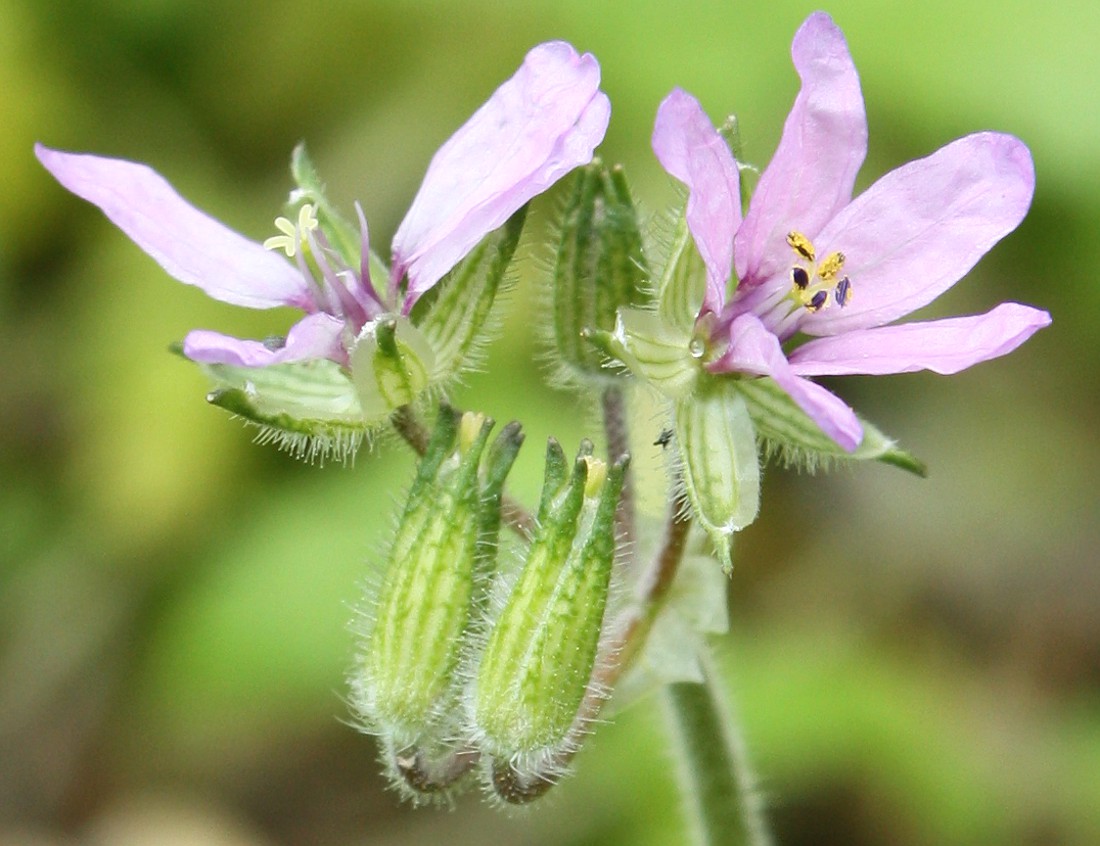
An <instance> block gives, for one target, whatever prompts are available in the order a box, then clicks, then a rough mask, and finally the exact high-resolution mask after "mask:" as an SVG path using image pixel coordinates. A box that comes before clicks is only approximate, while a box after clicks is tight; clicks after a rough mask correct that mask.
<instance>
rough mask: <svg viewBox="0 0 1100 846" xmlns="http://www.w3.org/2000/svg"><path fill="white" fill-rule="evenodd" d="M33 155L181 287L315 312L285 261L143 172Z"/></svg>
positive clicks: (118, 164)
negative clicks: (153, 260) (124, 234)
mask: <svg viewBox="0 0 1100 846" xmlns="http://www.w3.org/2000/svg"><path fill="white" fill-rule="evenodd" d="M34 150H35V154H36V155H37V156H38V160H39V161H40V162H42V164H43V165H44V166H45V168H46V169H47V170H48V171H49V172H50V173H52V174H53V175H54V177H55V178H56V179H57V181H58V182H60V183H61V184H62V185H64V186H65V187H66V188H68V189H69V190H70V191H72V192H73V193H74V194H76V195H77V196H78V197H83V198H84V199H85V200H87V201H88V202H90V203H94V204H95V205H97V206H99V208H100V209H101V210H102V211H103V213H104V214H105V215H107V217H108V218H109V219H110V220H111V221H112V222H113V223H114V224H115V225H116V226H118V228H119V229H121V230H122V231H123V232H125V233H126V234H127V235H128V236H129V237H130V239H131V240H133V242H134V243H135V244H137V245H138V246H139V247H141V249H143V250H145V252H147V253H148V254H149V255H150V256H152V257H153V258H154V259H156V261H157V262H158V263H159V264H160V266H161V267H163V268H164V269H165V270H166V271H168V273H170V274H171V275H172V276H174V277H175V278H176V279H178V280H179V281H180V282H184V283H186V284H188V285H195V286H197V287H199V288H201V289H202V290H203V291H205V292H206V293H207V294H209V295H210V296H211V297H213V298H214V299H216V300H221V301H222V302H226V303H231V304H233V305H239V306H246V307H248V308H273V307H275V306H282V305H289V306H294V307H296V308H301V309H304V310H308V311H312V310H313V305H312V302H313V301H312V296H311V292H310V288H309V283H308V282H307V281H306V280H305V279H303V278H302V275H301V274H300V273H299V272H298V271H297V270H296V269H295V268H294V267H293V266H292V265H291V264H290V263H289V262H288V261H287V260H286V259H285V258H284V257H283V256H280V255H276V254H275V253H273V252H271V251H270V250H265V249H264V248H263V247H262V246H261V245H260V244H257V243H256V242H254V241H250V240H248V239H247V238H245V237H244V236H243V235H240V234H238V233H236V232H234V231H233V230H232V229H230V228H229V227H227V226H225V225H224V224H222V223H219V222H218V221H216V220H214V218H212V217H210V216H209V215H207V214H205V213H204V212H201V211H199V210H198V209H196V208H195V207H194V206H192V205H191V204H190V203H188V202H187V201H186V200H184V199H183V198H182V197H180V195H179V194H177V193H176V191H175V189H173V188H172V186H171V185H169V184H168V182H167V181H165V179H164V178H163V177H162V176H160V175H159V174H158V173H156V172H155V171H154V170H152V169H151V168H149V167H148V166H146V165H143V164H138V163H136V162H129V161H124V160H122V159H110V158H104V157H101V156H91V155H86V154H78V153H63V152H60V151H58V150H51V149H50V148H48V147H44V146H42V145H41V144H36V145H35V148H34Z"/></svg>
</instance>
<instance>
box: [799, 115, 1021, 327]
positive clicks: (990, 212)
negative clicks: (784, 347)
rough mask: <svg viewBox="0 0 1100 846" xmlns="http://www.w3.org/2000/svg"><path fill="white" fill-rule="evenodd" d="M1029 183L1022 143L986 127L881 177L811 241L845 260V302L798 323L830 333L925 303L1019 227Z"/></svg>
mask: <svg viewBox="0 0 1100 846" xmlns="http://www.w3.org/2000/svg"><path fill="white" fill-rule="evenodd" d="M1034 189H1035V170H1034V167H1033V165H1032V162H1031V154H1030V153H1029V152H1028V149H1027V147H1026V146H1024V144H1023V142H1021V141H1020V140H1019V139H1017V138H1013V137H1012V136H1011V135H1002V134H999V133H994V132H983V133H978V134H976V135H968V136H967V137H965V138H960V139H959V140H958V141H955V142H953V143H951V144H948V145H947V146H946V147H943V148H941V149H940V150H938V151H937V152H935V153H933V154H932V155H931V156H928V157H927V158H924V159H918V160H917V161H915V162H910V163H909V164H907V165H904V166H902V167H899V168H898V169H897V170H895V171H892V172H891V173H888V174H886V176H884V177H882V179H880V180H879V181H878V182H876V183H875V184H874V185H872V186H871V187H870V188H868V189H867V191H865V192H864V193H863V194H861V195H860V196H859V197H857V198H856V199H855V200H854V201H853V202H852V204H851V205H849V206H848V207H847V208H846V209H844V210H843V211H841V212H840V213H839V214H838V215H837V216H836V217H835V218H834V219H833V220H832V221H831V222H830V223H829V225H828V226H827V227H826V228H825V229H824V230H823V231H822V232H821V234H820V235H819V236H818V238H817V241H816V242H815V246H816V247H817V248H818V251H819V252H822V253H824V252H832V251H834V250H839V251H840V252H842V253H844V255H845V256H846V257H847V261H846V262H845V265H844V275H845V276H848V277H849V278H850V279H851V282H852V299H851V302H850V303H849V304H848V306H847V307H846V308H835V307H831V308H826V309H823V310H822V311H819V312H817V313H815V314H810V313H807V314H805V315H804V316H803V317H802V319H801V320H800V322H799V329H801V331H803V332H807V333H809V334H811V335H835V334H839V333H842V332H850V331H852V330H853V329H865V328H868V327H871V326H881V325H882V324H884V323H889V322H891V321H893V320H896V319H897V318H899V317H901V316H903V315H906V314H909V312H911V311H914V310H915V309H918V308H920V307H921V306H923V305H926V304H928V303H930V302H931V301H932V300H934V299H935V298H936V297H938V296H939V295H940V294H942V293H943V292H944V291H946V290H947V289H948V288H950V287H951V286H952V285H954V284H955V283H956V282H957V281H958V280H959V279H961V278H962V277H963V276H964V275H966V273H967V271H969V270H970V268H971V267H973V266H974V264H975V263H976V262H977V261H978V259H980V258H981V257H982V256H983V255H985V253H986V252H987V251H988V250H989V249H990V248H991V247H992V246H993V245H994V244H996V243H997V242H998V241H999V240H1001V238H1003V237H1004V236H1005V235H1007V234H1008V233H1009V232H1011V231H1012V230H1013V229H1015V228H1016V227H1017V226H1018V225H1019V223H1020V221H1021V220H1023V218H1024V215H1025V214H1026V213H1027V209H1028V206H1029V205H1030V204H1031V196H1032V193H1033V192H1034Z"/></svg>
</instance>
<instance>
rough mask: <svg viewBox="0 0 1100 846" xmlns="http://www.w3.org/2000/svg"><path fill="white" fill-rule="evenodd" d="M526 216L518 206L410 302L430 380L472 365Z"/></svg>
mask: <svg viewBox="0 0 1100 846" xmlns="http://www.w3.org/2000/svg"><path fill="white" fill-rule="evenodd" d="M526 216H527V206H523V207H521V208H520V209H519V211H517V212H516V213H515V214H513V215H512V216H511V217H510V218H508V220H507V222H505V224H504V225H503V226H501V227H499V228H498V229H495V230H494V231H492V232H490V233H489V234H488V235H487V236H485V237H484V238H483V239H482V240H481V242H480V243H478V245H477V246H476V247H474V248H473V250H471V251H470V252H469V254H468V255H467V256H466V257H465V258H464V259H463V260H462V261H460V262H459V263H458V264H457V265H456V266H455V267H454V268H452V269H451V270H450V271H449V272H448V273H447V275H446V276H444V277H443V279H442V280H440V282H439V283H438V284H437V285H435V286H434V287H432V288H431V289H430V290H428V291H427V292H425V293H424V295H423V296H422V297H421V298H420V299H419V300H417V302H416V304H415V305H414V306H413V309H412V311H411V312H410V315H409V316H410V319H411V320H412V323H413V324H414V325H415V326H416V328H417V329H418V330H419V331H420V332H421V333H422V334H423V336H424V339H425V340H426V341H427V343H428V345H429V346H430V348H431V350H432V354H433V365H432V371H431V378H432V381H433V382H441V381H445V380H448V379H451V378H453V377H454V376H456V375H457V374H458V373H460V372H461V371H462V370H463V369H465V368H468V367H469V366H471V365H472V364H476V363H477V353H478V352H479V350H480V345H481V344H482V343H483V342H484V340H485V335H486V333H487V330H488V324H489V321H490V315H491V313H492V308H493V302H494V301H495V299H496V295H497V292H498V291H499V290H500V287H501V284H502V283H503V281H504V279H505V276H506V273H507V271H508V268H509V266H510V265H511V261H512V256H513V255H514V254H515V251H516V246H517V245H518V244H519V238H520V234H521V233H522V232H523V224H524V221H525V220H526Z"/></svg>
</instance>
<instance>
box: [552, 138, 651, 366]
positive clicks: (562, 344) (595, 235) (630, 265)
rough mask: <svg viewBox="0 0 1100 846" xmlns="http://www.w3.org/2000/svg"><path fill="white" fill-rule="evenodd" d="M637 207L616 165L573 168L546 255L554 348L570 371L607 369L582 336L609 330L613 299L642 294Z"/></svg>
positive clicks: (640, 298)
mask: <svg viewBox="0 0 1100 846" xmlns="http://www.w3.org/2000/svg"><path fill="white" fill-rule="evenodd" d="M645 277H646V269H645V257H644V255H643V253H642V236H641V232H640V231H639V228H638V218H637V212H636V211H635V208H634V201H633V200H632V199H631V196H630V190H629V188H628V187H627V184H626V177H625V176H624V175H623V171H622V168H621V167H620V166H616V167H614V168H611V169H608V167H607V166H606V165H605V164H604V163H603V162H602V161H600V160H599V159H596V160H594V161H593V162H592V163H591V164H589V165H588V166H586V167H583V168H581V169H580V170H579V171H578V172H577V175H576V177H575V180H574V187H573V194H572V196H571V197H570V198H569V200H568V202H567V204H566V206H565V208H564V209H563V212H562V221H561V241H560V242H559V245H558V250H557V256H556V259H555V263H554V280H553V297H554V309H553V311H554V348H555V350H556V352H557V353H558V355H559V356H560V357H561V360H562V362H563V363H564V365H565V367H566V370H567V372H568V373H569V374H570V375H571V376H573V377H574V378H577V377H579V378H581V379H584V378H592V377H598V378H602V379H606V378H610V377H612V376H614V375H615V374H614V371H609V370H608V369H606V368H605V367H604V366H603V363H604V359H605V357H604V355H603V353H602V352H601V351H600V350H599V349H597V348H596V347H594V346H593V345H592V344H591V342H590V341H589V340H588V336H589V335H590V334H591V333H593V332H596V331H600V330H602V331H611V329H612V328H613V327H614V325H615V315H616V312H617V311H618V310H619V308H621V307H625V306H637V305H642V304H644V303H646V302H648V300H649V293H648V289H647V288H646V285H645Z"/></svg>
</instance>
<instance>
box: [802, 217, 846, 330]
mask: <svg viewBox="0 0 1100 846" xmlns="http://www.w3.org/2000/svg"><path fill="white" fill-rule="evenodd" d="M787 243H788V244H790V246H791V249H792V250H794V251H795V253H797V254H798V257H799V258H798V259H796V261H797V262H798V263H796V264H795V265H794V267H792V268H791V291H790V293H789V294H788V296H789V297H790V299H792V300H794V301H795V302H796V303H798V304H799V305H801V306H803V307H804V308H806V309H808V310H809V311H821V309H823V308H825V307H826V306H828V305H829V293H830V292H831V293H832V294H833V298H834V299H835V300H836V302H837V304H838V305H840V307H841V308H843V307H844V306H846V305H847V304H848V302H849V300H851V298H852V283H851V280H850V279H848V277H847V276H845V277H843V278H840V273H841V271H842V270H843V269H844V261H845V257H844V253H842V252H840V251H839V250H838V251H837V252H835V253H829V255H827V256H825V258H823V259H822V260H821V263H820V264H819V263H818V262H817V261H816V260H815V256H816V252H815V251H814V245H813V244H812V243H810V239H809V238H807V237H806V236H805V235H803V234H802V233H801V232H794V231H792V232H788V233H787ZM799 259H800V260H799ZM803 263H805V264H807V265H808V266H806V267H804V266H803Z"/></svg>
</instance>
